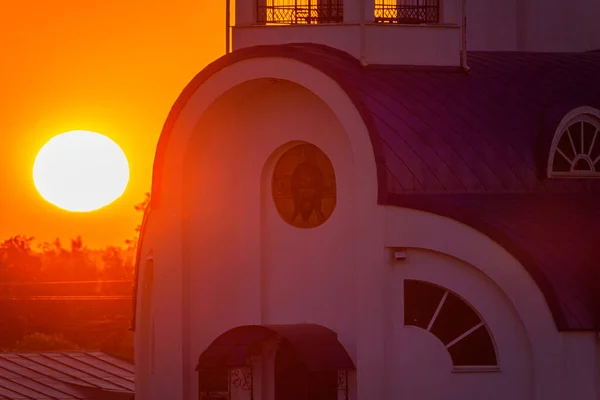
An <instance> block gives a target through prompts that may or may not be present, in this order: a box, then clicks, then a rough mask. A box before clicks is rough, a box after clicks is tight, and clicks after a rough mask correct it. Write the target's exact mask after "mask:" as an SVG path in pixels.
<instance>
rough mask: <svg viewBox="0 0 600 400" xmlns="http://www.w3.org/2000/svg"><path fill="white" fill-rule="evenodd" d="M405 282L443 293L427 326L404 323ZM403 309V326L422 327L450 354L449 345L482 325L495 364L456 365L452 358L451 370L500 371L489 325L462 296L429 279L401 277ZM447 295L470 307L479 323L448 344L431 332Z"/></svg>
mask: <svg viewBox="0 0 600 400" xmlns="http://www.w3.org/2000/svg"><path fill="white" fill-rule="evenodd" d="M407 282H410V283H413V284H414V283H417V284H421V285H428V286H432V287H435V288H438V289H440V290H442V291H443V295H442V297H441V299H440V300H439V303H438V305H437V307H436V310H435V312H434V313H433V315H432V316H431V318H430V320H429V321H428V323H427V328H422V327H420V326H418V325H412V324H407V323H406V311H407V309H406V304H407V301H406V297H405V296H406V284H407ZM402 286H403V310H404V321H403V326H404V327H410V328H418V329H422V330H425V331H426V332H429V333H430V334H432V335H434V336H435V337H436V338H437V339H438V340H439V341H440V343H442V345H443V346H444V347H445V348H446V351H447V352H448V354H449V355H450V352H449V349H450V347H452V346H453V345H454V344H457V343H459V342H460V341H461V340H463V339H465V338H466V337H468V336H469V334H471V333H473V332H475V331H476V330H478V329H479V328H481V327H483V328H485V330H486V332H487V334H488V336H489V339H490V342H491V345H492V349H493V351H494V356H495V361H496V363H495V364H489V365H456V364H455V363H454V360H453V359H452V356H451V359H452V369H451V372H456V373H466V372H469V373H472V372H500V371H501V361H500V354H499V351H498V345H497V343H496V340H495V339H494V335H493V334H492V331H491V330H490V328H489V326H488V325H487V323H486V322H485V319H484V318H483V316H482V315H481V313H479V311H478V310H477V309H476V308H475V307H474V306H473V305H472V304H471V303H469V302H468V301H467V300H466V299H465V298H464V297H462V296H460V295H459V294H458V293H456V292H454V291H452V290H450V289H449V288H447V287H444V286H441V285H438V284H435V283H433V282H429V281H424V280H420V279H403V284H402ZM449 296H453V297H455V298H456V299H458V300H460V301H461V302H462V303H463V304H464V305H466V306H467V307H469V308H470V309H471V311H472V312H473V313H474V314H475V315H476V316H477V318H478V319H479V323H477V324H476V325H475V326H473V327H471V328H470V329H468V330H467V331H465V332H464V333H463V334H461V335H459V336H457V337H456V338H454V339H453V340H452V341H450V342H449V343H448V344H444V343H443V341H442V340H441V339H440V338H439V337H438V336H437V335H435V334H434V333H433V332H431V329H432V327H433V326H434V324H435V322H436V320H437V317H438V315H439V313H440V312H441V310H442V309H443V306H444V304H445V302H446V300H447V298H448V297H449Z"/></svg>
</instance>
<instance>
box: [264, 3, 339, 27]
mask: <svg viewBox="0 0 600 400" xmlns="http://www.w3.org/2000/svg"><path fill="white" fill-rule="evenodd" d="M256 15H257V19H258V20H257V22H258V23H259V24H267V25H291V24H331V23H341V22H343V21H344V7H343V0H257V10H256Z"/></svg>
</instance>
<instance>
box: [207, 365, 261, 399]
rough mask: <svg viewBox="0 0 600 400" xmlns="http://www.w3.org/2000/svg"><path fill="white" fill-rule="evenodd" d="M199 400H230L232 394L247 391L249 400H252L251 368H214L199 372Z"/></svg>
mask: <svg viewBox="0 0 600 400" xmlns="http://www.w3.org/2000/svg"><path fill="white" fill-rule="evenodd" d="M199 375H200V388H199V389H200V390H199V392H200V400H231V398H232V393H233V392H237V391H239V390H243V391H248V392H249V394H250V396H249V398H250V400H254V390H253V386H252V368H251V367H249V366H246V367H241V368H230V369H226V368H215V369H212V370H204V371H201V372H199Z"/></svg>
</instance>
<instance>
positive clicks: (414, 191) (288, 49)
mask: <svg viewBox="0 0 600 400" xmlns="http://www.w3.org/2000/svg"><path fill="white" fill-rule="evenodd" d="M259 57H285V58H291V59H295V60H297V61H299V62H302V63H306V64H308V65H310V66H312V67H314V68H316V69H318V70H320V71H321V72H322V73H324V74H326V75H328V76H329V77H331V78H332V79H333V80H335V81H336V82H337V83H338V84H339V85H340V87H342V89H343V90H344V91H345V92H346V93H347V95H348V96H349V98H350V99H351V100H352V102H353V103H354V105H355V106H356V107H357V109H358V111H359V112H360V114H361V116H362V118H363V120H364V121H365V124H366V126H367V128H368V130H369V135H370V138H371V142H372V145H373V152H374V156H375V161H376V164H377V173H378V183H379V184H378V203H379V204H383V205H395V206H404V207H412V208H418V209H423V210H426V211H429V212H433V213H437V214H440V215H445V216H449V217H452V218H455V219H457V220H459V221H461V222H464V223H466V224H469V225H471V226H473V227H475V228H476V229H479V230H481V231H482V232H483V233H485V234H487V235H488V236H490V237H491V238H492V239H494V240H495V241H497V242H498V243H501V244H502V245H503V246H504V247H505V248H507V249H508V250H509V251H511V253H512V254H513V255H515V256H516V257H517V258H518V259H519V260H520V261H521V262H522V263H523V265H524V266H525V267H526V268H527V269H528V271H529V272H530V274H531V275H532V277H533V278H534V279H535V280H536V282H537V284H538V285H539V287H540V288H541V290H542V291H543V293H544V295H545V297H546V300H547V302H548V304H549V305H550V308H551V310H552V313H553V315H554V318H555V321H556V323H557V326H558V328H559V329H561V330H568V329H583V330H588V329H598V328H600V321H599V320H600V301H598V300H597V298H599V297H600V296H598V295H593V293H600V279H597V278H596V277H597V274H596V269H597V265H598V263H599V262H600V254H598V250H597V249H595V248H593V247H592V246H591V243H592V242H593V241H595V240H597V239H595V238H597V237H600V224H593V223H591V222H590V221H591V220H590V218H591V217H592V216H596V215H598V213H599V212H600V179H546V177H545V171H546V170H545V167H546V165H547V158H548V151H549V148H550V143H551V141H552V138H553V135H554V132H555V130H556V127H557V125H558V124H559V122H560V120H561V119H562V118H563V116H564V115H565V114H566V113H567V112H568V111H570V110H572V109H574V108H576V107H580V106H592V107H596V108H600V74H598V72H597V71H599V70H600V54H599V53H597V52H587V53H568V54H567V53H565V54H557V53H525V52H473V53H470V54H469V56H468V62H469V66H470V71H468V72H465V71H463V70H461V69H456V68H436V67H430V68H424V67H421V68H420V67H404V66H368V67H362V66H361V65H360V63H359V62H358V60H356V59H355V58H353V57H352V56H350V55H348V54H346V53H344V52H342V51H339V50H335V49H332V48H329V47H326V46H322V45H315V44H290V45H276V46H257V47H250V48H245V49H240V50H236V51H234V52H233V53H230V54H228V55H226V56H224V57H222V58H220V59H219V60H217V61H215V62H214V63H212V64H210V65H209V66H208V67H206V68H205V69H204V70H203V71H202V72H200V74H198V75H197V76H196V77H195V78H194V79H193V80H192V82H190V84H189V85H188V86H187V87H186V88H185V89H184V91H183V92H182V94H181V95H180V97H179V99H178V100H177V102H176V103H175V105H174V107H173V109H172V110H171V113H170V114H169V117H168V119H167V122H166V124H165V127H164V129H163V133H162V135H161V137H160V139H159V143H158V148H157V153H156V159H155V165H154V177H153V188H152V207H154V208H156V207H158V206H160V194H161V193H160V186H159V182H160V174H161V168H162V164H163V162H164V149H165V147H166V143H167V141H168V139H169V135H170V133H171V130H172V127H173V125H174V123H175V121H176V119H177V117H178V115H179V113H180V112H181V110H182V109H183V107H184V106H185V104H186V102H187V101H188V100H189V98H190V97H191V96H192V95H193V93H195V92H196V91H197V90H198V88H199V87H200V86H201V85H202V84H203V83H204V82H205V81H206V80H207V79H208V78H210V77H211V76H212V75H214V74H215V73H216V72H218V71H220V70H221V69H223V68H225V67H226V66H228V65H231V64H233V63H236V62H238V61H241V60H245V59H251V58H259ZM557 196H558V197H560V198H561V199H562V200H560V201H547V199H548V198H552V199H555V198H557ZM533 198H535V199H536V200H531V199H533ZM425 200H427V201H425ZM538 201H547V204H546V206H545V207H544V208H539V207H538V206H537V202H538ZM472 202H477V204H478V207H479V208H478V209H477V210H478V211H475V209H471V208H470V207H471V205H472ZM580 203H581V204H580ZM574 204H577V206H573V205H574ZM450 205H452V206H450ZM458 210H462V211H461V212H459V211H458ZM484 210H485V211H484ZM542 210H543V211H542ZM519 215H524V216H526V217H527V224H524V223H523V222H524V221H523V220H520V219H519V218H520V217H519ZM492 220H493V221H492ZM579 220H582V221H588V222H590V223H588V224H587V225H586V227H587V228H586V229H585V230H583V231H582V230H581V228H580V226H579V225H577V223H576V222H575V221H579ZM541 227H544V228H545V229H541ZM528 232H529V233H530V234H529V233H528ZM558 238H562V239H564V242H559V243H560V244H561V246H560V248H561V250H562V251H560V252H559V251H556V252H555V253H554V256H553V257H548V255H547V253H546V252H545V249H546V247H547V243H557V240H558ZM564 243H568V245H565V244H564ZM565 277H568V279H565ZM587 289H590V290H587ZM592 289H593V290H592ZM584 292H585V294H583V293H584Z"/></svg>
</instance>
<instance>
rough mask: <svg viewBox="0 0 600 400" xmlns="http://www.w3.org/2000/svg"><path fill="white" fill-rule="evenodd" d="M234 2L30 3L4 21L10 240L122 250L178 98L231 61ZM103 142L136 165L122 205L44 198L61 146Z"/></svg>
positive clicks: (2, 226)
mask: <svg viewBox="0 0 600 400" xmlns="http://www.w3.org/2000/svg"><path fill="white" fill-rule="evenodd" d="M223 40H224V2H222V3H221V2H217V3H215V2H208V1H206V0H171V1H158V0H143V1H142V0H127V1H122V0H119V1H117V0H102V1H82V0H53V1H47V0H21V1H14V2H5V4H3V9H2V12H1V13H0V49H2V62H1V63H0V80H1V82H2V83H1V84H0V88H1V89H2V90H1V92H0V107H1V110H2V112H1V114H0V115H1V116H2V118H0V129H1V132H2V133H1V134H0V240H4V239H6V238H8V237H10V236H13V235H17V234H24V235H28V236H34V237H35V238H36V239H37V240H40V241H51V240H54V238H56V237H59V238H60V239H61V240H63V241H64V242H65V243H66V242H67V241H68V240H69V239H70V238H72V237H75V236H77V235H82V236H83V239H84V243H87V245H88V246H90V247H103V246H106V245H120V244H122V243H123V241H124V240H125V239H127V238H130V237H132V236H133V233H134V232H133V231H134V228H135V226H136V225H137V224H138V223H139V221H140V218H141V216H140V215H139V213H138V212H136V211H135V210H134V209H133V206H134V204H136V203H139V202H140V201H142V200H143V198H144V193H145V192H147V191H149V190H150V180H151V169H152V162H153V157H154V150H155V147H156V143H157V140H158V136H159V134H160V130H161V128H162V124H163V123H164V120H165V118H166V116H167V113H168V112H169V109H170V107H171V105H172V104H173V102H174V101H175V99H176V97H177V95H178V94H179V93H180V91H181V90H182V89H183V87H184V86H185V85H186V83H187V82H189V80H190V79H191V78H192V77H193V76H194V75H195V74H196V73H198V72H199V71H200V70H201V69H202V68H203V67H204V66H205V65H206V64H207V63H209V62H211V61H212V60H214V59H215V58H217V57H219V56H221V55H222V54H223V47H224V46H223ZM75 129H85V130H91V131H96V132H99V133H102V134H104V135H106V136H108V137H110V138H111V139H113V140H114V141H115V142H117V143H118V144H119V145H120V146H121V148H122V149H123V151H124V152H125V154H126V155H127V157H128V159H129V166H130V171H131V175H130V182H129V186H128V188H127V189H126V191H125V193H124V194H123V196H122V197H121V198H119V199H118V200H116V201H115V202H114V203H112V204H111V205H109V206H107V207H105V208H103V209H100V210H98V211H95V212H90V213H71V212H68V211H64V210H61V209H59V208H57V207H55V206H53V205H51V204H49V203H47V202H46V201H44V200H43V199H42V198H41V197H40V195H39V194H38V193H37V191H36V189H35V187H34V184H33V178H32V166H33V162H34V159H35V156H36V153H37V151H38V150H39V149H40V148H41V146H42V145H43V144H44V143H45V142H46V141H48V140H49V139H50V138H51V137H53V136H55V135H57V134H59V133H62V132H65V131H70V130H75Z"/></svg>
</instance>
